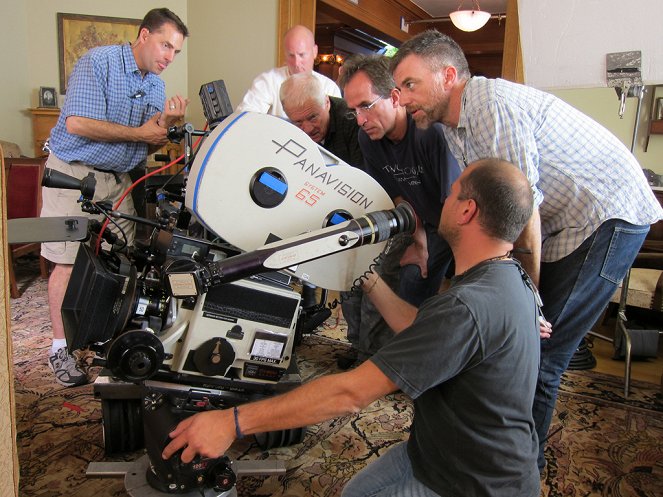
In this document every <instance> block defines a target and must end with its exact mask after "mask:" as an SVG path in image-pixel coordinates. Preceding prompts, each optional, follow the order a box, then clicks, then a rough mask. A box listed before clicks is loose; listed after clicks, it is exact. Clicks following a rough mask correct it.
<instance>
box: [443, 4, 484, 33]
mask: <svg viewBox="0 0 663 497" xmlns="http://www.w3.org/2000/svg"><path fill="white" fill-rule="evenodd" d="M473 3H474V5H475V7H476V8H475V9H472V10H460V8H461V7H462V6H463V2H462V1H461V2H460V5H459V6H458V10H455V11H453V12H451V13H450V14H449V17H450V18H451V22H452V23H453V25H454V26H456V27H457V28H458V29H460V30H462V31H476V30H477V29H479V28H482V27H484V26H485V25H486V23H487V22H488V19H490V12H485V11H483V10H481V7H480V6H479V2H478V0H473Z"/></svg>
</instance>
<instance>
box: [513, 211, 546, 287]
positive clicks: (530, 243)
mask: <svg viewBox="0 0 663 497" xmlns="http://www.w3.org/2000/svg"><path fill="white" fill-rule="evenodd" d="M513 246H514V249H516V250H514V254H513V255H514V257H515V258H516V259H518V260H519V261H520V263H521V264H522V266H523V268H524V269H525V271H527V274H529V276H530V278H532V282H533V283H534V284H535V285H536V286H538V285H539V275H540V272H541V218H540V217H539V209H538V208H536V207H535V208H534V211H533V212H532V217H531V218H530V220H529V222H528V223H527V225H526V226H525V228H524V229H523V232H522V233H521V234H520V236H519V237H518V240H516V243H514V245H513ZM517 249H520V250H517Z"/></svg>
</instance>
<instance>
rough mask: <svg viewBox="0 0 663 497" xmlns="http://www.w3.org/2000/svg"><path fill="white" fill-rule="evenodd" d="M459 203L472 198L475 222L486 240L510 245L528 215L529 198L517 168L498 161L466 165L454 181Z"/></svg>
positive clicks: (492, 160)
mask: <svg viewBox="0 0 663 497" xmlns="http://www.w3.org/2000/svg"><path fill="white" fill-rule="evenodd" d="M458 181H459V183H460V191H459V193H458V199H459V200H467V199H472V200H474V201H475V203H476V204H477V208H478V211H479V215H478V221H479V224H480V225H481V228H482V229H483V231H484V232H485V233H486V234H487V235H488V236H490V237H492V238H495V239H498V240H503V241H506V242H510V243H513V242H515V241H516V239H517V238H518V237H519V236H520V233H521V232H522V231H523V228H524V227H525V225H526V224H527V221H529V218H530V217H531V216H532V209H533V204H534V200H533V195H532V188H531V186H530V184H529V182H528V181H527V177H526V176H525V175H524V174H523V173H522V171H521V170H520V169H518V168H517V167H516V166H514V165H513V164H511V163H510V162H506V161H503V160H500V159H483V160H479V161H476V162H473V163H472V164H470V165H469V166H468V167H467V168H466V169H465V170H464V171H463V174H461V176H460V178H459V179H458Z"/></svg>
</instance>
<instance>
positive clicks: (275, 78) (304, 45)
mask: <svg viewBox="0 0 663 497" xmlns="http://www.w3.org/2000/svg"><path fill="white" fill-rule="evenodd" d="M283 51H284V55H285V59H286V65H285V66H283V67H276V68H274V69H270V70H269V71H266V72H264V73H262V74H260V75H258V77H256V79H254V80H253V83H252V84H251V88H249V91H247V92H246V95H244V98H243V99H242V101H241V103H240V104H239V105H238V106H237V108H236V109H235V110H238V111H253V112H260V113H262V114H271V115H272V116H277V117H282V118H284V119H287V117H288V116H287V115H286V113H285V111H284V110H283V106H282V105H281V99H280V98H279V90H280V89H281V84H282V83H283V82H284V81H285V80H286V79H287V78H288V77H289V76H292V75H293V74H299V73H306V72H307V73H312V74H313V75H314V76H315V77H316V78H317V79H318V80H319V81H320V83H321V84H322V88H323V90H324V92H325V94H326V95H331V96H332V97H340V96H341V91H340V90H339V89H338V86H336V83H334V82H333V81H332V80H331V79H329V78H328V77H327V76H324V75H322V74H320V73H318V72H315V71H313V63H314V61H315V58H316V57H317V55H318V46H317V45H316V44H315V39H314V37H313V33H312V32H311V30H309V29H308V28H306V27H304V26H300V25H297V26H293V27H292V28H290V29H289V30H288V31H287V32H286V34H285V36H284V37H283Z"/></svg>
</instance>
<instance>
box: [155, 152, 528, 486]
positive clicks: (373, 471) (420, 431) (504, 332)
mask: <svg viewBox="0 0 663 497" xmlns="http://www.w3.org/2000/svg"><path fill="white" fill-rule="evenodd" d="M495 192H499V193H500V194H499V195H498V196H496V195H495ZM532 204H533V196H532V191H531V189H530V188H529V183H528V182H527V178H526V177H525V175H524V174H523V173H522V172H521V171H520V170H519V169H518V168H516V167H515V166H513V165H512V164H510V163H508V162H504V161H500V160H497V159H488V160H482V161H478V162H476V163H474V164H471V165H470V166H468V167H467V169H465V171H464V172H463V173H462V175H461V176H460V178H459V179H458V181H456V182H455V183H454V185H453V186H452V189H451V194H450V195H449V196H448V197H447V200H446V201H445V203H444V207H443V208H442V216H441V221H440V224H439V229H440V232H441V234H442V235H443V236H444V237H445V238H446V239H447V240H448V241H449V245H450V246H451V248H452V250H453V253H454V256H455V258H456V276H455V277H454V279H453V281H452V283H451V286H450V287H449V289H448V290H447V291H445V292H443V293H440V294H438V295H435V296H434V297H431V298H430V299H428V300H427V301H426V302H425V303H424V305H422V306H421V307H420V308H419V309H417V308H416V307H414V306H412V305H411V304H408V303H407V302H405V301H404V300H401V299H400V298H399V297H398V296H396V294H395V293H394V292H393V291H392V290H391V289H389V287H388V286H387V285H386V284H385V283H384V281H383V280H382V279H379V277H378V276H377V275H376V274H375V273H371V275H370V276H369V279H368V282H367V283H366V284H365V285H364V287H365V292H366V293H367V294H368V295H369V296H370V298H371V300H373V302H374V303H375V305H376V307H377V308H378V309H379V310H380V312H382V313H383V316H384V318H385V319H386V320H387V321H388V322H389V324H390V326H391V327H392V328H393V330H394V331H395V332H396V336H395V337H394V338H393V339H392V340H391V341H390V342H388V343H387V344H386V345H385V346H384V347H382V348H381V349H380V350H379V351H378V352H377V353H375V354H374V355H373V356H372V357H371V358H370V359H369V360H367V361H366V362H364V363H362V364H361V365H360V366H358V367H357V368H356V369H353V370H351V371H348V372H345V373H340V374H332V375H326V376H322V377H320V378H316V379H315V380H312V381H311V382H309V383H306V384H304V385H302V386H301V387H299V388H296V389H294V390H291V391H289V392H288V393H286V394H284V395H280V396H276V397H271V398H269V399H266V400H261V401H258V402H254V403H248V404H243V405H241V406H239V407H235V408H234V409H224V410H211V411H206V412H202V413H198V414H196V415H194V416H192V417H189V418H187V419H185V420H184V421H182V422H181V423H180V424H179V425H178V426H177V428H176V429H175V430H173V432H172V433H170V437H171V438H172V441H171V442H170V444H169V445H168V446H167V447H166V448H165V449H164V451H163V457H164V458H169V457H171V456H172V455H173V454H175V453H176V452H177V451H179V450H182V452H181V453H180V454H178V455H177V456H176V457H181V460H182V461H184V462H189V461H191V460H192V458H193V457H194V456H195V455H196V454H200V455H203V456H207V457H218V456H220V455H222V454H223V453H224V452H225V451H226V449H227V448H228V447H229V446H230V444H231V443H232V442H233V441H234V440H235V438H237V437H241V436H243V435H248V434H251V433H258V432H267V431H272V430H283V429H287V428H295V427H300V426H305V425H312V424H315V423H319V422H321V421H323V420H325V419H331V418H334V417H337V416H342V415H347V414H351V413H358V412H359V411H361V410H362V409H363V408H365V407H366V406H368V405H369V404H370V403H371V402H373V401H374V400H376V399H379V398H381V397H383V396H384V395H386V394H388V393H391V392H394V391H396V390H398V389H401V390H402V391H403V392H405V393H406V394H408V395H409V396H410V397H412V399H414V421H413V423H412V428H411V432H410V435H409V439H408V441H407V442H405V443H402V444H399V445H396V446H395V447H392V448H391V449H389V450H388V451H385V452H383V453H381V454H380V457H379V458H377V459H376V460H375V461H373V462H371V463H370V464H369V465H368V466H367V467H366V468H365V469H364V470H363V471H361V472H360V473H358V474H357V475H356V476H355V477H354V478H353V479H352V480H351V481H350V482H349V483H348V484H347V485H346V486H345V488H344V489H343V494H342V495H343V497H360V496H367V495H383V496H391V495H398V496H418V497H434V496H439V495H481V496H487V495H490V496H492V497H533V496H538V495H539V487H540V484H539V471H538V468H537V466H536V455H537V439H536V432H535V430H534V420H533V418H532V401H533V399H534V390H535V388H536V378H537V368H538V364H539V333H538V327H539V326H538V322H537V317H538V315H539V310H538V308H537V305H536V300H535V297H534V294H533V292H532V287H533V285H532V283H531V281H530V280H529V278H528V277H527V275H526V274H525V272H524V271H523V270H522V268H521V267H520V265H519V264H518V263H517V262H516V261H515V260H513V259H512V258H511V255H510V254H511V250H512V249H513V242H514V241H515V240H516V239H517V238H518V235H520V233H521V231H522V229H523V226H525V224H526V223H527V221H528V220H529V218H530V216H531V215H532ZM496 386H499V392H500V393H499V395H496V393H495V392H496V390H495V389H496Z"/></svg>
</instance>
